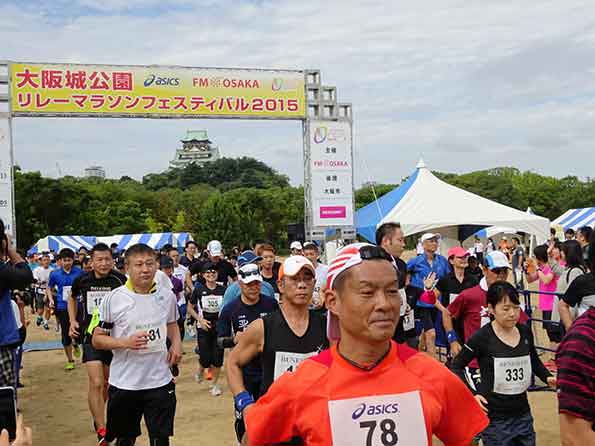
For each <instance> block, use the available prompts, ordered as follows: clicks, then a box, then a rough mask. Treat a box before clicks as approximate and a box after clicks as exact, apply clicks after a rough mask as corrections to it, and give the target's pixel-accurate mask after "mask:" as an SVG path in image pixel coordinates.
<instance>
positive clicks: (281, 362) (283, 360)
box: [273, 352, 317, 381]
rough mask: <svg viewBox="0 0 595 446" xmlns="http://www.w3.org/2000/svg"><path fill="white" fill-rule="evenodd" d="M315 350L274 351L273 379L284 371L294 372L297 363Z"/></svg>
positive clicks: (313, 353)
mask: <svg viewBox="0 0 595 446" xmlns="http://www.w3.org/2000/svg"><path fill="white" fill-rule="evenodd" d="M316 353H317V352H312V353H289V352H275V374H274V375H273V380H275V381H276V380H277V378H279V377H280V376H281V375H283V374H284V373H285V372H294V371H295V369H296V368H297V366H298V365H300V364H301V363H302V362H303V361H305V360H306V359H308V358H310V357H312V356H314V355H316Z"/></svg>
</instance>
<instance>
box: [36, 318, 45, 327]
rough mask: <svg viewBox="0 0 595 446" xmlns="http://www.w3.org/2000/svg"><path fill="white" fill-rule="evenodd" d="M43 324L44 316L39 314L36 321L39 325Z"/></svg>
mask: <svg viewBox="0 0 595 446" xmlns="http://www.w3.org/2000/svg"><path fill="white" fill-rule="evenodd" d="M41 324H43V318H42V317H41V316H37V320H36V321H35V325H37V326H38V327H39V326H40V325H41Z"/></svg>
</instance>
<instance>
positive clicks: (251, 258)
mask: <svg viewBox="0 0 595 446" xmlns="http://www.w3.org/2000/svg"><path fill="white" fill-rule="evenodd" d="M261 261H262V257H259V256H257V255H256V254H255V253H254V251H244V252H242V253H241V254H240V255H239V257H238V266H239V267H241V266H243V265H247V264H248V263H254V264H256V265H258V264H259V263H260V262H261ZM260 292H261V294H264V295H265V296H267V297H270V298H273V299H275V300H276V297H275V290H274V288H273V287H272V286H271V284H270V283H268V282H265V281H263V282H262V283H261V285H260ZM241 294H242V291H241V288H240V283H239V281H237V280H236V281H235V282H233V283H232V284H231V285H229V286H228V287H227V289H226V290H225V295H224V296H223V306H222V307H221V308H223V307H225V306H226V305H227V304H229V303H231V302H233V301H234V300H237V299H239V298H240V295H241Z"/></svg>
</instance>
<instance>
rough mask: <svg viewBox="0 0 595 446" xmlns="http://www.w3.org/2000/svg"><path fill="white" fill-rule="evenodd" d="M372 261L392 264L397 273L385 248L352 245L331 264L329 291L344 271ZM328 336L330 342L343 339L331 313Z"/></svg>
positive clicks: (341, 252)
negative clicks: (383, 261)
mask: <svg viewBox="0 0 595 446" xmlns="http://www.w3.org/2000/svg"><path fill="white" fill-rule="evenodd" d="M371 259H384V260H387V261H389V262H391V264H392V265H393V268H395V271H397V264H396V263H395V260H394V259H393V257H392V256H391V255H390V254H389V253H387V252H386V251H385V250H384V249H383V248H381V247H379V246H376V245H371V244H369V243H352V244H351V245H347V246H345V247H344V248H342V249H340V250H339V252H337V256H336V257H335V258H334V259H333V260H332V261H331V263H330V264H329V266H328V273H327V276H326V287H327V289H332V288H333V285H334V282H335V279H336V277H337V276H338V275H339V274H341V273H342V272H343V271H346V270H348V269H349V268H351V267H354V266H357V265H359V264H360V263H362V262H363V261H364V260H371ZM326 335H327V338H328V339H329V341H337V340H339V339H340V338H341V332H340V328H339V320H338V319H337V316H335V315H334V314H332V313H331V312H330V311H329V312H328V317H327V322H326Z"/></svg>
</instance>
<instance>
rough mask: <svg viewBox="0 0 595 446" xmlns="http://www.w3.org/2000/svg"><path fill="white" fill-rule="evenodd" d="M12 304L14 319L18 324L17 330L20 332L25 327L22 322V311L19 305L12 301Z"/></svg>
mask: <svg viewBox="0 0 595 446" xmlns="http://www.w3.org/2000/svg"><path fill="white" fill-rule="evenodd" d="M10 304H11V306H12V312H13V313H14V318H15V321H16V323H17V328H18V329H19V330H20V329H21V327H22V326H23V322H22V321H21V310H19V306H18V304H17V303H16V302H15V301H14V300H12V299H11V300H10Z"/></svg>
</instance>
